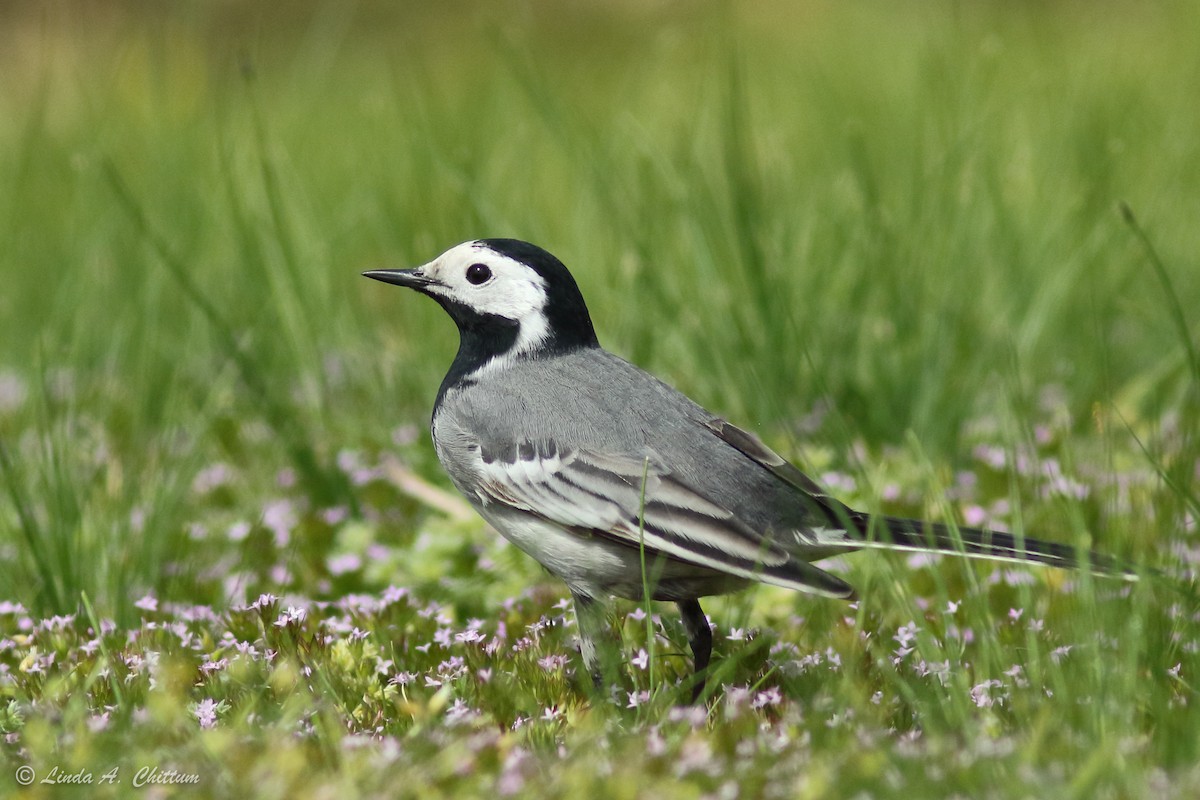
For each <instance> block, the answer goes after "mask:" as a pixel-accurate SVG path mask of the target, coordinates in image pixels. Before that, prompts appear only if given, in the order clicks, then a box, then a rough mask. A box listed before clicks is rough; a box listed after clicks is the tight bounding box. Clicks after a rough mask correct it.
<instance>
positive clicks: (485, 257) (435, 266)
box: [422, 241, 546, 287]
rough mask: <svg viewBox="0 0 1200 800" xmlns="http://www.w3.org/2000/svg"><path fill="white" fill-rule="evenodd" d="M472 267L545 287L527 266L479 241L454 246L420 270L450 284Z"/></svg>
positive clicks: (534, 272) (539, 276) (543, 280)
mask: <svg viewBox="0 0 1200 800" xmlns="http://www.w3.org/2000/svg"><path fill="white" fill-rule="evenodd" d="M472 264H485V265H487V266H488V267H490V268H491V270H492V273H493V274H494V275H495V276H496V277H497V278H508V279H510V280H511V279H517V280H524V281H528V282H530V283H533V284H535V285H536V286H539V287H545V285H546V281H545V279H544V278H543V277H542V276H541V275H539V274H538V273H537V271H536V270H534V269H533V268H532V267H530V266H529V265H528V264H523V263H521V262H520V261H517V260H516V259H514V258H509V257H508V256H506V255H504V254H502V253H497V252H496V251H495V250H493V249H491V248H490V247H488V246H487V245H486V244H484V243H483V242H479V241H471V242H463V243H462V244H456V245H455V246H454V247H451V248H450V249H449V250H447V251H446V252H444V253H442V254H441V255H440V256H438V257H437V258H435V259H434V260H433V261H431V262H429V263H428V264H426V265H425V266H424V267H423V268H422V269H423V270H424V271H425V272H426V273H428V274H429V275H432V276H434V277H437V278H439V279H442V280H445V281H447V282H450V281H451V280H452V279H453V278H454V277H455V276H458V277H465V276H466V271H467V267H469V266H471V265H472Z"/></svg>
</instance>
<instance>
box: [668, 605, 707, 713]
mask: <svg viewBox="0 0 1200 800" xmlns="http://www.w3.org/2000/svg"><path fill="white" fill-rule="evenodd" d="M675 605H677V606H678V607H679V613H680V615H681V616H682V617H683V629H684V630H685V631H687V636H688V644H690V645H691V646H692V656H693V658H694V666H695V670H696V671H695V675H694V676H693V677H692V680H693V681H694V683H693V684H692V702H693V703H698V702H699V701H700V697H701V695H703V694H704V679H705V676H706V673H707V672H708V661H709V658H710V657H711V656H712V628H710V627H708V617H706V616H704V610H703V609H701V608H700V601H699V600H680V601H679V602H677V603H676V604H675Z"/></svg>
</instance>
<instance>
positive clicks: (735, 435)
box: [704, 417, 866, 546]
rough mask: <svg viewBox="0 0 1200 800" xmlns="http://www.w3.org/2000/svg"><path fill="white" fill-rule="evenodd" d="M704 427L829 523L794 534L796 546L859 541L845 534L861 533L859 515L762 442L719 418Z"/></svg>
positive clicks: (861, 516) (862, 524)
mask: <svg viewBox="0 0 1200 800" xmlns="http://www.w3.org/2000/svg"><path fill="white" fill-rule="evenodd" d="M704 425H705V427H706V428H708V430H709V431H711V432H712V433H714V434H715V435H716V436H717V438H719V439H720V440H721V441H723V442H725V443H726V444H728V445H729V446H730V447H733V448H734V449H736V450H738V451H739V452H740V453H741V454H742V455H744V456H746V457H747V458H749V459H750V460H752V461H754V462H755V463H757V464H758V465H759V466H761V467H763V468H764V469H766V470H767V471H768V472H770V473H771V474H772V475H774V476H775V477H776V478H778V479H779V480H781V481H783V482H784V483H786V484H788V485H789V486H791V487H793V488H794V489H796V490H798V491H800V492H802V493H803V494H804V495H806V496H807V497H808V499H809V500H810V502H811V503H812V506H813V508H814V510H816V511H819V512H820V514H821V515H823V516H824V517H825V519H826V521H827V522H828V523H829V526H828V527H814V528H812V529H810V530H807V531H805V530H798V531H795V534H796V537H797V543H799V544H807V545H812V546H828V545H834V546H839V545H853V544H856V543H858V542H860V541H861V538H858V537H855V536H847V535H846V534H847V533H848V532H853V533H859V532H860V531H861V530H862V528H863V526H864V525H865V524H866V522H865V518H864V517H863V515H862V514H861V513H859V512H857V511H854V510H852V509H850V508H849V507H847V506H846V505H845V504H844V503H842V502H841V501H839V500H837V499H836V498H833V497H830V496H829V495H828V494H826V493H825V490H824V489H823V488H821V486H820V484H818V483H817V482H816V481H814V480H813V479H812V478H810V477H808V476H807V475H805V474H804V473H803V472H801V471H800V469H799V468H798V467H796V465H795V464H792V463H791V462H790V461H788V460H787V459H786V458H784V457H783V456H781V455H779V454H778V453H776V452H775V451H774V450H772V449H771V448H769V447H767V445H766V444H765V443H763V441H762V439H759V438H758V437H757V436H755V435H754V434H753V433H750V432H749V431H745V430H742V429H741V428H739V427H737V426H736V425H734V424H733V423H731V422H729V421H728V420H724V419H721V418H720V417H714V418H712V419H710V420H708V421H706V422H705V423H704Z"/></svg>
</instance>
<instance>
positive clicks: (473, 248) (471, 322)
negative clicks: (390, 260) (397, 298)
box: [363, 239, 598, 358]
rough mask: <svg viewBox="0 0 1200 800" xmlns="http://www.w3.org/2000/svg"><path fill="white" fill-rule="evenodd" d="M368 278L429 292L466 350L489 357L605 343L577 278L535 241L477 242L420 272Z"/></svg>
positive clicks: (381, 273) (392, 272)
mask: <svg viewBox="0 0 1200 800" xmlns="http://www.w3.org/2000/svg"><path fill="white" fill-rule="evenodd" d="M363 275H365V276H366V277H368V278H374V279H375V280H379V281H383V282H384V283H393V284H396V285H397V286H407V287H408V288H410V289H416V290H417V291H418V292H421V293H423V294H427V295H429V296H430V297H432V298H433V299H434V300H436V301H437V302H438V303H439V304H440V305H441V306H442V308H444V309H445V310H446V312H447V313H448V314H449V315H450V316H451V317H452V318H453V319H454V322H455V323H456V324H457V325H458V329H459V332H460V334H461V335H462V338H463V346H464V347H468V348H470V349H472V350H477V351H479V352H480V355H484V354H487V355H488V357H489V358H490V357H495V356H506V357H513V356H518V355H523V354H543V353H551V352H563V351H567V350H571V349H575V348H577V347H595V346H598V343H597V341H596V333H595V330H594V329H593V327H592V320H591V317H590V316H589V314H588V310H587V305H586V304H585V303H584V301H583V295H582V294H580V292H579V286H578V285H577V284H576V283H575V279H574V278H573V277H572V276H571V273H570V272H568V271H567V268H566V267H565V266H563V263H562V262H561V261H559V260H558V259H557V258H555V257H554V256H552V255H550V253H547V252H546V251H545V250H543V249H542V248H540V247H537V246H536V245H532V244H529V243H528V242H522V241H519V240H516V239H477V240H475V241H471V242H463V243H462V244H459V245H455V246H454V247H452V248H450V249H449V250H447V251H446V252H444V253H442V254H441V255H440V256H438V257H437V258H435V259H434V260H433V261H430V262H429V263H428V264H425V265H423V266H420V267H416V268H414V269H377V270H370V271H369V272H364V273H363Z"/></svg>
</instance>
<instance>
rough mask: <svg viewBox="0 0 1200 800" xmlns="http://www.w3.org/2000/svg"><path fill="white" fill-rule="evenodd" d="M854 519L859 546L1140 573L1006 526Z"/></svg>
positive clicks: (1129, 575) (1130, 577)
mask: <svg viewBox="0 0 1200 800" xmlns="http://www.w3.org/2000/svg"><path fill="white" fill-rule="evenodd" d="M854 522H855V525H853V526H851V530H850V531H849V533H850V534H851V536H852V537H853V538H855V539H856V541H855V546H857V547H878V548H882V549H886V550H909V551H918V552H934V553H950V554H955V555H960V556H968V557H970V558H982V559H988V560H991V561H1010V562H1015V563H1019V564H1046V565H1049V566H1052V567H1062V568H1064V569H1082V570H1088V571H1089V572H1093V573H1095V574H1097V575H1112V576H1117V577H1121V578H1125V579H1127V580H1136V579H1137V577H1138V575H1137V573H1136V572H1134V571H1133V569H1132V568H1131V567H1129V566H1127V565H1124V564H1122V563H1121V562H1119V561H1118V560H1117V559H1115V558H1112V557H1110V556H1106V555H1103V554H1102V553H1097V552H1095V551H1093V550H1084V549H1080V548H1076V547H1072V546H1071V545H1066V544H1058V543H1056V542H1044V541H1041V540H1039V539H1031V538H1028V537H1024V536H1017V535H1014V534H1011V533H1004V532H1001V531H988V530H981V529H978V528H964V527H958V528H953V529H952V528H950V527H949V526H947V525H942V524H940V523H936V522H922V521H920V520H914V519H903V518H900V517H885V516H873V517H868V516H866V515H862V516H860V517H859V518H858V519H856V520H854Z"/></svg>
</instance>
